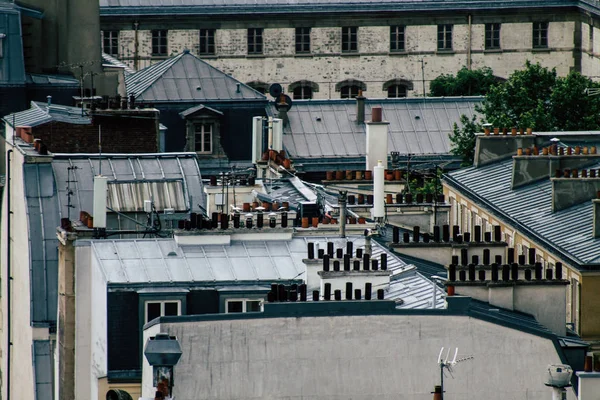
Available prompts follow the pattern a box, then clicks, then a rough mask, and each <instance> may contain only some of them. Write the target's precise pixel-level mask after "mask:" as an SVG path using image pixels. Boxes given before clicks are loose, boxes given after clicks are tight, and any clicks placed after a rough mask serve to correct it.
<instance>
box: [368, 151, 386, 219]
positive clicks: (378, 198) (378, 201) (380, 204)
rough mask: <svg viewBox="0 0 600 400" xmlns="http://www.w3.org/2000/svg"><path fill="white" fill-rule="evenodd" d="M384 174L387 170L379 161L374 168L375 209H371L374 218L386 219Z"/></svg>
mask: <svg viewBox="0 0 600 400" xmlns="http://www.w3.org/2000/svg"><path fill="white" fill-rule="evenodd" d="M384 174H385V168H384V166H383V162H382V161H381V160H379V161H377V165H376V166H375V167H374V168H373V208H372V209H371V217H372V218H383V217H385V201H384V199H383V198H384V193H383V192H384V185H385V183H384Z"/></svg>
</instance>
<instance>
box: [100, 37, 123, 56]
mask: <svg viewBox="0 0 600 400" xmlns="http://www.w3.org/2000/svg"><path fill="white" fill-rule="evenodd" d="M102 51H103V52H104V53H106V54H108V55H110V56H115V57H118V56H119V31H103V32H102Z"/></svg>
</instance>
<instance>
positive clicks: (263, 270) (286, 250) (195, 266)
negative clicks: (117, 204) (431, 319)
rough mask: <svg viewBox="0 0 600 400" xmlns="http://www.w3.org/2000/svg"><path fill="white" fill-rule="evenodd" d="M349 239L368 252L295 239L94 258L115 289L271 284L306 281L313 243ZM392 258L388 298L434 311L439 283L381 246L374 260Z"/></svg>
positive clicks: (131, 245)
mask: <svg viewBox="0 0 600 400" xmlns="http://www.w3.org/2000/svg"><path fill="white" fill-rule="evenodd" d="M346 240H350V241H352V242H354V246H355V247H356V248H358V247H361V246H363V247H364V237H362V236H360V237H350V238H348V239H340V238H339V237H310V238H308V237H295V238H293V239H292V240H273V241H263V240H259V241H251V240H246V241H232V242H231V244H230V245H204V246H178V245H177V243H176V242H175V240H173V239H137V240H93V241H91V243H92V247H93V253H94V256H95V258H96V260H97V261H98V263H99V265H100V268H101V270H102V272H103V274H104V276H105V277H106V280H107V282H108V283H109V284H113V285H131V284H137V285H139V284H146V285H147V284H149V283H153V284H161V283H167V284H177V283H186V284H189V283H194V284H209V285H214V284H219V285H223V284H228V285H232V284H233V285H243V286H247V285H249V284H254V285H256V284H269V283H271V282H277V281H290V280H294V279H306V266H305V265H304V263H303V262H302V260H303V259H304V258H306V251H307V250H306V249H307V243H308V242H315V243H319V244H320V245H321V246H326V243H327V242H334V243H336V246H337V247H340V246H344V247H345V243H346ZM384 252H385V253H386V254H388V269H389V270H391V271H392V272H393V273H394V277H393V278H392V279H393V281H392V282H391V284H390V287H389V289H388V290H387V291H386V298H388V299H399V298H400V299H402V300H403V302H402V304H399V305H398V308H431V302H432V297H433V287H434V286H433V284H432V283H431V281H429V280H428V279H426V278H425V277H423V276H422V275H420V274H418V273H417V272H416V271H415V269H414V266H411V265H408V264H406V263H405V262H403V261H402V260H401V259H400V258H398V256H397V255H395V254H393V253H392V252H390V251H388V250H386V249H385V248H384V247H383V246H381V245H379V244H378V243H375V242H373V243H372V256H373V257H379V256H380V255H381V254H382V253H384ZM442 295H443V293H442V291H441V289H439V288H438V289H436V307H437V308H443V303H444V301H443V296H442Z"/></svg>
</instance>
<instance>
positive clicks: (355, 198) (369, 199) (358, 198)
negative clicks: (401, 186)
mask: <svg viewBox="0 0 600 400" xmlns="http://www.w3.org/2000/svg"><path fill="white" fill-rule="evenodd" d="M434 199H435V200H436V201H435V202H437V203H444V202H445V200H446V198H445V197H444V195H443V194H438V195H437V196H435V195H434V194H433V193H426V194H423V193H417V194H416V195H413V194H412V193H396V194H395V195H394V194H391V193H387V194H386V196H385V203H386V204H411V203H413V202H415V203H419V204H420V203H425V204H432V203H434ZM347 202H348V205H354V204H359V205H361V204H371V205H372V204H373V195H372V194H367V195H364V194H360V193H359V194H357V195H354V194H349V195H348V198H347Z"/></svg>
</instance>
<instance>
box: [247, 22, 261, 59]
mask: <svg viewBox="0 0 600 400" xmlns="http://www.w3.org/2000/svg"><path fill="white" fill-rule="evenodd" d="M262 52H263V30H262V28H250V29H248V54H262Z"/></svg>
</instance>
